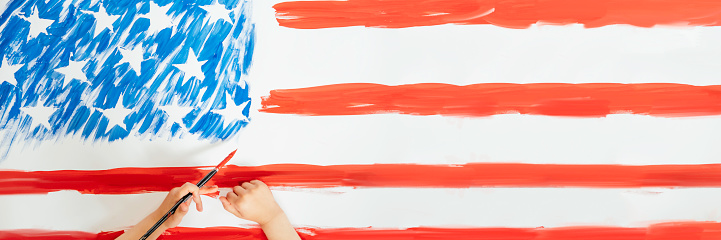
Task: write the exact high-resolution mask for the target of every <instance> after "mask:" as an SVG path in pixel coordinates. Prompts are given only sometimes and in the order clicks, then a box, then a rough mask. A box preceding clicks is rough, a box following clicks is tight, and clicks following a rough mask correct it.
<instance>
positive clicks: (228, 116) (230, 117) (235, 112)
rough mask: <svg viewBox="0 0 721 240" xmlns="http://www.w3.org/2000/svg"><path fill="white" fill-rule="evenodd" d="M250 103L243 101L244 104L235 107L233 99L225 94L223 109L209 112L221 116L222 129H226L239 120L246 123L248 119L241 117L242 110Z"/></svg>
mask: <svg viewBox="0 0 721 240" xmlns="http://www.w3.org/2000/svg"><path fill="white" fill-rule="evenodd" d="M248 103H250V101H245V102H244V103H241V104H240V105H238V106H236V105H235V102H234V101H233V97H232V96H231V95H230V94H229V93H228V92H226V93H225V108H224V109H214V110H211V112H214V113H217V114H220V115H222V116H223V128H224V129H225V128H227V127H228V126H229V125H230V124H231V123H233V122H234V121H235V120H240V121H244V122H247V121H248V118H246V117H245V115H243V110H244V109H245V107H246V106H247V105H248Z"/></svg>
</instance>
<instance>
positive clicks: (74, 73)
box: [55, 60, 89, 87]
mask: <svg viewBox="0 0 721 240" xmlns="http://www.w3.org/2000/svg"><path fill="white" fill-rule="evenodd" d="M87 62H88V61H87V60H86V61H73V60H70V61H69V62H68V65H67V66H65V67H60V68H56V69H55V71H56V72H59V73H62V74H63V75H65V78H64V79H63V87H65V86H67V85H68V83H70V81H72V80H73V79H78V80H80V81H81V82H88V78H87V77H85V73H84V72H83V67H85V64H86V63H87ZM88 83H89V82H88Z"/></svg>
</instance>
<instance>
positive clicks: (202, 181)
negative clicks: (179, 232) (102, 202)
mask: <svg viewBox="0 0 721 240" xmlns="http://www.w3.org/2000/svg"><path fill="white" fill-rule="evenodd" d="M236 151H238V149H235V150H234V151H233V152H231V153H230V154H228V156H227V157H225V159H223V161H222V162H220V163H219V164H218V166H215V168H213V170H212V171H210V172H209V173H208V174H207V175H205V177H203V179H200V181H199V182H198V184H195V185H196V186H198V188H202V187H203V185H205V183H207V182H208V181H210V179H211V178H213V176H215V174H216V173H218V169H220V168H222V167H223V166H224V165H225V164H226V163H227V162H228V161H230V159H231V158H233V155H235V152H236ZM192 196H193V194H192V193H188V194H185V196H183V198H181V199H180V200H179V201H178V202H176V203H175V205H173V207H172V208H170V210H168V212H166V213H165V215H163V217H162V218H160V220H158V222H156V223H155V225H153V227H151V228H150V229H148V232H146V233H145V235H143V236H142V237H141V238H140V240H145V239H146V238H148V237H150V235H151V234H153V232H155V230H157V229H158V228H159V227H160V225H163V223H164V222H165V221H166V220H168V218H169V217H170V215H173V213H175V211H176V210H178V207H180V204H183V203H184V202H185V201H188V199H190V198H191V197H192Z"/></svg>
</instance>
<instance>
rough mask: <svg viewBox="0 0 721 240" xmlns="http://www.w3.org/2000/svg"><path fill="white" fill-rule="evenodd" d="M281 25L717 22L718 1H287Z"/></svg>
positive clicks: (280, 9) (279, 12)
mask: <svg viewBox="0 0 721 240" xmlns="http://www.w3.org/2000/svg"><path fill="white" fill-rule="evenodd" d="M273 8H275V11H276V20H277V21H278V23H279V24H280V26H284V27H289V28H300V29H318V28H334V27H348V26H366V27H383V28H405V27H416V26H431V25H440V24H492V25H495V26H500V27H506V28H528V27H529V26H531V25H532V24H544V25H567V24H574V23H578V24H583V25H584V26H585V27H587V28H594V27H601V26H607V25H614V24H627V25H633V26H638V27H653V26H656V25H672V26H718V25H719V24H720V23H721V2H719V1H708V0H664V1H659V0H546V1H537V0H431V1H417V0H345V1H289V2H282V3H278V4H276V5H275V6H273Z"/></svg>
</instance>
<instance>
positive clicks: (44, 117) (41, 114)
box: [20, 100, 58, 131]
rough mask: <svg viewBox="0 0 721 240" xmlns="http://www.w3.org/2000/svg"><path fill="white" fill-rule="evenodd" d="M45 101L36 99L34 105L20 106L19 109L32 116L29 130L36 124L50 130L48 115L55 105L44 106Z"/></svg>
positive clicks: (51, 112) (53, 110)
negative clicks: (36, 101)
mask: <svg viewBox="0 0 721 240" xmlns="http://www.w3.org/2000/svg"><path fill="white" fill-rule="evenodd" d="M43 105H45V102H41V101H40V100H38V103H37V104H36V105H35V107H21V108H20V110H21V111H23V112H24V113H25V114H27V115H30V117H31V118H32V124H31V125H30V130H31V131H32V130H33V129H35V127H37V126H38V125H40V124H42V125H43V126H45V128H46V129H48V130H50V116H51V115H53V113H55V110H57V109H58V108H56V107H45V106H43Z"/></svg>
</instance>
